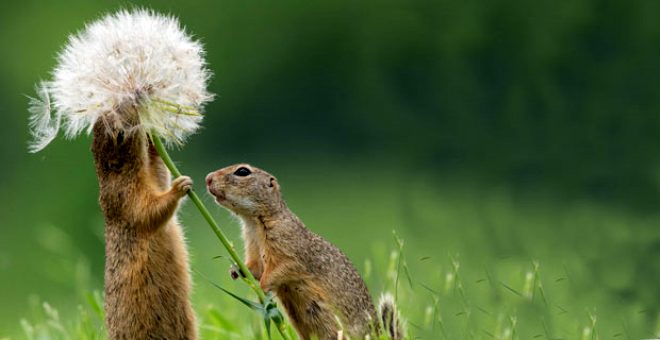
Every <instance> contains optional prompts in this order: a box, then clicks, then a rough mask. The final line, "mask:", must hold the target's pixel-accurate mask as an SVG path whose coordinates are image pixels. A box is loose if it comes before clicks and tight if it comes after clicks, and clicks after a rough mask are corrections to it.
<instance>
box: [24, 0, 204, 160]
mask: <svg viewBox="0 0 660 340" xmlns="http://www.w3.org/2000/svg"><path fill="white" fill-rule="evenodd" d="M203 55H204V50H203V48H202V45H201V44H200V43H199V42H198V41H195V40H193V39H192V38H191V37H190V36H189V35H187V34H186V33H185V32H184V30H183V29H182V28H181V26H180V25H179V22H178V20H177V19H176V18H174V17H172V16H165V15H161V14H157V13H155V12H153V11H148V10H135V11H119V12H117V13H115V14H110V15H107V16H105V17H103V18H101V19H100V20H98V21H95V22H93V23H91V24H89V25H87V26H86V27H85V29H84V30H82V31H81V32H79V33H77V34H74V35H72V36H70V37H69V41H68V44H67V45H66V47H65V48H64V49H63V50H62V51H61V52H60V54H59V55H58V57H57V67H56V68H55V70H54V71H53V79H52V80H51V81H46V82H41V83H40V84H39V85H38V86H37V90H36V92H37V96H38V98H30V108H29V111H30V113H31V117H30V129H31V132H32V136H33V141H32V142H31V143H30V145H29V150H30V151H31V152H37V151H40V150H42V149H43V148H45V147H46V146H47V145H48V144H49V143H50V142H51V141H52V140H53V139H54V138H55V137H56V135H57V133H58V132H59V130H60V128H62V129H63V130H64V132H65V136H66V137H67V138H73V137H76V136H78V135H79V134H81V133H82V132H84V131H85V132H87V133H88V134H89V133H90V132H91V129H92V127H93V125H94V123H95V122H96V121H97V120H98V119H100V118H102V119H104V120H105V121H107V122H111V123H112V124H113V125H114V126H116V127H118V128H120V129H126V130H127V129H129V128H135V127H136V126H135V123H134V122H130V119H131V118H130V117H126V111H127V108H131V109H133V111H135V112H137V114H138V120H139V121H138V122H137V125H138V127H139V128H141V129H144V130H145V131H155V132H157V133H158V134H159V135H161V136H162V137H163V138H164V139H165V140H166V142H168V143H177V144H178V143H182V142H183V141H184V140H185V138H186V137H188V136H189V135H190V134H192V133H194V132H195V131H196V130H197V129H198V128H199V124H200V123H201V121H202V118H203V117H202V115H201V114H200V110H201V108H202V107H203V105H204V104H205V103H207V102H208V101H210V100H211V99H212V98H213V96H212V95H211V94H210V93H208V92H207V90H206V85H207V82H208V80H209V78H210V72H209V71H208V70H207V69H206V66H205V65H206V63H205V61H204V59H203ZM129 122H130V124H129Z"/></svg>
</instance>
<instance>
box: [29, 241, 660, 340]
mask: <svg viewBox="0 0 660 340" xmlns="http://www.w3.org/2000/svg"><path fill="white" fill-rule="evenodd" d="M397 241H398V242H397V243H398V249H397V250H393V251H392V252H391V254H390V257H389V261H388V263H387V264H386V265H385V266H384V267H386V268H387V271H386V275H385V276H386V277H387V278H388V279H389V280H390V281H391V282H390V283H391V287H392V288H393V289H394V291H395V292H397V296H398V305H399V308H400V310H401V311H402V313H403V316H404V319H405V324H406V328H407V332H406V334H407V338H409V339H582V340H593V339H639V338H640V337H647V338H650V337H658V336H659V332H660V323H658V324H656V326H655V331H654V332H648V331H647V332H645V331H644V328H645V326H644V325H645V322H646V321H645V320H644V319H645V317H644V315H643V313H642V311H640V310H636V309H635V308H634V307H627V308H621V307H619V308H617V309H616V310H599V308H598V307H597V305H595V304H589V303H587V300H585V299H581V298H576V297H575V296H574V294H573V292H572V289H571V281H572V279H571V277H570V274H569V273H568V272H566V269H565V268H564V269H563V273H562V272H561V271H560V274H559V276H556V275H553V274H550V273H548V275H545V273H544V272H543V270H542V268H541V264H540V263H539V262H536V261H534V262H530V263H528V264H519V265H515V264H509V265H504V266H503V267H502V268H484V269H482V270H480V269H477V268H467V269H466V268H463V263H462V262H461V261H460V259H459V257H458V256H451V257H449V258H447V259H446V260H445V261H444V262H445V264H444V265H443V266H441V268H442V269H441V270H440V271H439V272H438V273H437V275H432V276H435V277H436V278H437V279H436V280H432V281H426V282H422V281H417V280H416V279H415V275H414V274H408V273H407V272H406V271H407V269H405V268H407V266H408V263H407V260H405V256H404V254H405V253H404V252H401V250H404V249H405V247H404V246H403V245H404V242H403V241H401V240H397ZM419 260H420V261H422V262H427V261H429V260H430V259H429V258H420V259H419ZM367 263H370V264H369V265H367V266H366V267H370V266H372V264H371V263H373V262H372V261H371V260H369V261H368V262H367ZM381 264H382V263H381ZM198 279H199V278H198ZM366 279H367V280H370V281H373V280H374V279H376V278H374V277H373V276H372V274H371V273H369V272H368V273H366ZM199 284H205V283H203V282H202V283H198V285H199ZM397 285H400V287H398V289H397ZM197 298H198V299H199V296H198V297H197ZM205 300H207V301H218V300H221V301H223V302H224V303H221V302H218V303H206V304H200V303H197V304H196V307H197V313H198V321H199V327H200V336H201V338H202V339H246V338H250V339H267V338H268V337H267V335H266V333H265V332H264V329H263V324H262V322H261V319H260V318H259V317H258V316H256V315H253V314H252V313H251V312H250V311H249V310H248V309H247V308H244V307H243V306H241V305H240V304H239V303H237V302H235V301H234V302H232V300H230V301H224V300H225V299H223V297H222V295H221V293H220V292H217V293H215V294H210V295H209V296H207V297H206V299H205ZM227 302H229V303H227ZM31 306H32V310H33V312H32V317H31V318H30V319H29V320H28V319H22V320H21V322H20V324H21V327H22V329H23V336H24V337H25V338H26V339H105V338H106V334H105V330H104V328H103V321H102V320H103V310H102V301H101V294H100V293H99V292H98V291H94V292H92V293H88V294H87V295H86V299H85V301H84V303H82V304H81V305H79V306H78V309H77V312H76V313H75V314H74V315H73V317H71V318H69V319H67V320H64V319H63V318H62V317H60V314H59V312H58V311H57V309H56V308H54V307H53V306H51V305H49V304H48V303H47V302H41V301H38V300H34V299H33V300H32V301H31ZM288 332H289V334H290V335H291V336H292V338H295V335H294V332H293V330H292V329H290V328H289V329H288ZM273 338H275V339H278V338H280V337H279V335H275V334H274V335H273Z"/></svg>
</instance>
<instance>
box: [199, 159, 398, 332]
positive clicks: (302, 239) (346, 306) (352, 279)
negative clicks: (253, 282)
mask: <svg viewBox="0 0 660 340" xmlns="http://www.w3.org/2000/svg"><path fill="white" fill-rule="evenodd" d="M206 183H207V186H208V190H209V192H210V193H211V194H212V195H213V196H215V199H216V202H217V203H218V204H220V205H222V206H224V207H225V208H227V209H229V210H230V211H232V212H234V213H235V214H237V215H238V216H239V217H240V218H241V220H242V232H243V240H244V241H245V261H246V264H247V267H248V269H249V270H250V271H251V272H252V274H253V275H254V277H255V278H256V279H258V280H259V283H260V285H261V287H262V288H263V289H264V290H265V291H273V292H275V294H276V295H277V297H278V298H279V300H280V302H281V303H282V305H283V307H284V310H285V311H286V313H287V315H288V316H289V320H290V321H291V323H292V324H293V326H294V327H295V329H296V330H297V332H298V334H299V336H300V337H301V338H302V339H305V340H306V339H310V338H311V337H313V336H316V337H318V338H319V339H336V338H337V334H338V331H339V330H341V329H342V328H343V329H344V332H346V333H347V335H349V336H351V337H359V338H362V337H364V336H365V335H367V334H370V333H371V332H375V333H377V332H378V326H374V325H378V320H377V318H376V311H375V308H374V305H373V302H372V300H371V296H370V295H369V291H368V290H367V287H366V285H365V283H364V281H363V280H362V278H361V277H360V275H359V274H358V273H357V271H356V270H355V268H354V267H353V264H352V263H351V261H350V260H349V259H348V258H347V257H346V255H344V254H343V253H342V252H341V251H340V250H339V249H337V247H335V246H334V245H332V244H331V243H330V242H328V241H326V240H324V239H323V238H321V237H320V236H318V235H316V234H314V233H313V232H311V231H310V230H309V229H307V228H306V227H305V225H304V224H303V223H302V222H301V221H300V219H298V217H297V216H296V215H294V214H293V212H291V210H289V208H288V207H287V205H286V203H285V202H284V200H283V199H282V196H281V193H280V187H279V184H278V183H277V180H276V179H275V177H273V176H272V175H270V174H269V173H267V172H265V171H263V170H261V169H257V168H255V167H252V166H250V165H247V164H238V165H233V166H229V167H226V168H224V169H220V170H218V171H215V172H212V173H210V174H208V176H207V177H206ZM387 308H390V310H393V308H394V307H393V306H392V305H391V304H388V305H387ZM338 321H339V322H340V323H341V324H339V323H338Z"/></svg>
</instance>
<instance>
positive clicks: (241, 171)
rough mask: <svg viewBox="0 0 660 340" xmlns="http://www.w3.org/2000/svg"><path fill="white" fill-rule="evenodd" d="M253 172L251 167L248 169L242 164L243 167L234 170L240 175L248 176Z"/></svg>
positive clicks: (235, 173)
mask: <svg viewBox="0 0 660 340" xmlns="http://www.w3.org/2000/svg"><path fill="white" fill-rule="evenodd" d="M251 173H252V171H250V169H248V168H246V167H244V166H242V167H240V168H238V169H236V171H234V175H236V176H240V177H245V176H248V175H249V174H251Z"/></svg>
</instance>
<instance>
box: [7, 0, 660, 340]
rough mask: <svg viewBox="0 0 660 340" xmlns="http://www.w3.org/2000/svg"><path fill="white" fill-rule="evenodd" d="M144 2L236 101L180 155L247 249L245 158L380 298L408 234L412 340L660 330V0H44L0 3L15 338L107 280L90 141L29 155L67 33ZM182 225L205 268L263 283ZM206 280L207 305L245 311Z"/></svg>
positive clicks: (225, 100) (187, 211)
mask: <svg viewBox="0 0 660 340" xmlns="http://www.w3.org/2000/svg"><path fill="white" fill-rule="evenodd" d="M134 5H137V6H148V7H150V8H154V9H156V10H158V11H163V12H168V13H173V14H175V15H177V16H178V17H179V18H180V20H181V22H182V23H183V24H184V25H185V26H186V28H187V29H188V30H189V32H192V33H193V34H194V35H195V36H196V37H197V38H199V39H200V40H202V41H203V43H204V44H205V46H206V49H207V58H208V62H209V66H210V68H211V69H212V71H213V72H214V74H215V75H214V77H213V79H212V81H211V84H210V90H211V91H212V92H214V93H216V94H217V98H216V100H215V101H214V102H213V103H211V104H210V105H208V107H207V108H206V118H205V122H204V128H203V130H202V131H200V132H199V133H198V134H197V135H195V136H193V137H192V138H190V140H189V142H188V143H187V144H186V145H185V147H184V148H183V149H181V150H173V151H172V156H173V158H175V159H176V160H177V161H178V163H179V166H180V169H181V170H182V171H183V172H184V173H186V174H188V175H191V176H192V177H193V178H194V179H195V180H196V188H197V190H198V191H199V192H200V193H202V196H204V198H205V201H206V202H207V204H209V207H210V208H211V210H212V212H213V213H214V215H215V216H216V217H217V219H218V221H219V223H220V224H221V225H222V226H223V227H224V228H225V230H226V231H227V232H228V234H229V235H230V236H231V238H232V239H233V240H235V241H236V242H237V246H239V248H240V241H239V235H238V225H237V223H236V221H235V219H234V218H233V217H231V216H230V215H229V214H227V213H226V212H225V211H224V210H222V209H220V208H218V207H216V206H215V204H213V203H212V200H211V199H209V198H208V197H207V195H206V194H205V193H204V183H203V178H204V176H205V175H206V173H208V172H210V171H212V170H214V169H217V168H220V167H224V166H226V165H228V164H232V163H236V162H249V163H251V164H253V165H256V166H259V167H261V168H264V169H266V170H268V171H269V172H271V173H273V174H275V175H276V176H278V178H279V180H280V183H281V185H282V187H283V191H284V195H285V198H287V200H288V201H289V205H290V206H291V207H292V209H293V210H294V212H296V213H297V214H298V215H299V216H300V217H301V218H302V219H303V221H305V222H306V224H307V225H308V227H310V228H311V229H312V230H314V231H316V232H318V233H320V234H321V235H323V236H324V237H326V238H327V239H329V240H330V241H332V242H333V243H334V244H336V245H338V246H339V247H340V248H342V249H343V250H344V251H345V252H346V253H347V254H348V255H349V257H350V258H351V259H353V261H354V262H355V263H356V266H357V267H358V268H359V269H360V271H361V272H362V273H365V275H366V276H367V281H368V284H369V288H370V290H371V292H372V294H373V295H374V296H377V295H378V294H379V293H380V292H381V291H383V290H392V289H393V284H392V280H391V277H389V276H388V269H387V266H388V263H389V261H390V251H392V250H395V249H396V244H395V242H394V239H393V237H392V230H396V231H397V234H398V235H399V236H400V237H401V238H402V239H403V240H404V242H405V246H404V253H405V259H406V263H407V268H408V269H409V272H410V276H411V279H412V280H411V281H412V285H411V284H410V283H408V282H407V281H408V280H403V279H401V282H399V294H401V296H406V297H407V299H408V301H409V302H410V303H407V304H406V303H402V306H401V308H402V310H403V312H404V314H406V316H407V317H408V319H409V321H410V324H409V328H411V329H412V330H413V331H414V332H415V334H416V335H417V336H421V337H424V338H427V339H432V338H438V337H439V336H440V335H441V336H444V337H446V338H450V339H453V338H470V339H472V338H492V337H495V338H497V337H499V336H500V334H504V335H506V333H505V329H504V328H502V327H504V326H502V325H505V324H506V325H509V327H510V328H511V325H512V324H516V323H517V329H518V333H517V335H515V334H514V335H515V336H518V337H520V338H521V339H529V338H532V337H536V336H538V335H539V334H540V335H541V336H540V337H541V338H551V337H562V338H584V337H585V336H586V335H585V334H586V333H585V332H587V331H586V330H587V329H588V328H589V327H591V326H594V325H595V327H592V328H591V333H589V334H587V335H593V334H596V333H597V335H598V336H600V337H601V338H607V339H610V338H614V339H627V338H629V339H636V338H643V337H645V338H649V337H660V317H659V312H660V307H659V306H660V284H659V282H660V96H658V94H660V81H659V79H660V2H657V1H633V2H622V1H596V0H593V1H590V0H580V1H566V2H556V1H533V2H529V1H521V0H509V1H459V2H454V1H408V2H403V1H385V2H355V1H330V0H328V1H315V2H302V1H289V0H286V1H279V2H266V1H251V2H239V1H236V2H228V1H194V0H191V1H187V2H185V3H184V2H179V1H153V2H149V3H147V2H140V1H137V2H123V3H122V4H120V5H117V4H115V3H113V2H110V1H97V2H90V1H60V2H51V1H28V0H26V1H20V2H8V1H4V2H2V4H0V46H3V49H2V53H1V54H0V102H1V103H2V105H1V106H0V116H1V117H4V118H7V120H6V121H4V122H2V123H1V124H0V136H1V137H0V138H2V142H0V162H1V164H3V166H2V167H0V187H1V188H2V191H3V194H2V195H0V338H2V337H3V336H12V337H18V338H21V336H22V335H21V334H22V333H21V332H22V331H21V326H20V322H19V320H21V319H23V318H25V319H27V320H31V318H35V316H34V313H35V312H34V305H37V304H38V301H48V302H49V303H50V304H51V305H53V306H57V308H58V309H59V310H60V313H61V317H62V318H63V319H65V320H66V319H67V318H71V317H72V315H74V314H75V313H76V308H77V307H76V306H78V305H80V304H84V296H85V294H86V293H88V292H90V291H93V290H99V289H102V285H103V282H102V277H103V220H102V216H101V212H100V209H99V208H98V204H97V194H98V185H97V182H96V178H95V175H94V168H93V164H92V159H91V154H90V152H89V138H86V137H83V138H78V139H76V140H73V141H65V140H64V139H63V138H61V137H60V138H58V139H56V140H55V141H54V142H53V143H52V144H51V145H49V146H48V148H46V149H45V150H44V151H42V152H40V153H38V154H28V152H27V147H26V145H27V141H28V139H29V135H28V128H27V117H28V113H27V98H26V95H34V90H33V85H34V84H35V83H36V82H38V81H39V80H40V79H48V78H49V77H50V75H49V72H50V70H52V68H53V67H54V64H55V59H54V57H55V56H56V54H57V52H58V51H59V50H60V49H61V48H62V47H63V45H64V44H65V42H66V39H67V35H68V34H70V33H72V32H75V31H77V30H79V29H81V28H82V27H83V25H84V23H86V22H89V21H91V20H94V19H97V18H99V17H100V16H101V15H102V14H103V13H106V12H107V11H113V10H116V9H118V8H122V7H131V6H134ZM181 219H182V221H183V224H184V225H185V226H186V230H187V235H188V240H189V248H190V251H191V254H192V265H193V268H195V269H196V270H199V271H200V272H202V273H205V274H206V275H207V276H209V277H211V278H212V279H213V280H217V281H218V282H221V283H222V284H223V285H225V286H227V287H229V288H231V289H233V290H238V291H244V290H243V287H241V286H239V285H238V284H235V283H232V282H231V281H230V280H229V278H228V276H227V274H226V268H227V264H226V263H224V262H222V261H220V262H219V261H218V260H213V259H212V257H213V256H215V255H219V254H224V251H223V250H222V249H221V248H220V245H219V243H218V242H217V241H216V240H215V239H214V237H213V236H212V233H211V231H210V229H209V228H208V227H207V226H206V225H205V224H204V223H203V221H202V220H201V219H200V218H199V216H198V213H197V211H196V210H195V209H193V207H192V205H190V204H187V205H185V206H184V208H183V209H182V211H181ZM535 266H537V270H535V269H534V268H535ZM530 273H531V274H530ZM529 275H533V276H534V278H535V279H534V280H533V281H532V282H531V283H530V279H529ZM536 278H538V280H536ZM195 281H196V290H195V296H194V301H195V308H196V310H198V312H200V311H201V310H202V309H203V308H204V306H205V305H206V304H214V305H215V306H217V307H218V309H219V310H220V311H221V312H222V311H223V306H225V305H232V306H234V305H236V303H235V302H233V301H231V300H229V299H227V298H226V297H224V296H223V295H221V293H219V292H218V291H216V290H214V289H213V288H212V287H210V285H209V284H208V283H207V282H205V281H204V280H203V279H201V278H199V277H197V276H195ZM530 284H531V286H530ZM539 294H540V295H542V298H539ZM413 302H414V303H413ZM435 303H437V304H435ZM433 306H437V309H433V308H432V307H433ZM227 308H229V307H227ZM231 308H234V307H231ZM429 308H431V309H429ZM227 310H228V311H231V312H228V313H226V314H231V315H228V317H229V318H230V319H233V320H240V319H241V318H244V316H245V315H250V314H249V313H250V312H249V311H248V310H247V309H241V307H236V308H234V309H227ZM429 310H433V313H431V312H429ZM200 313H201V312H200ZM429 313H431V314H429ZM594 319H596V320H597V322H594ZM502 320H504V321H502ZM511 320H517V321H511ZM590 325H591V326H590ZM498 327H499V328H498ZM513 328H516V327H513ZM499 331H501V332H503V333H497V332H499Z"/></svg>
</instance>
